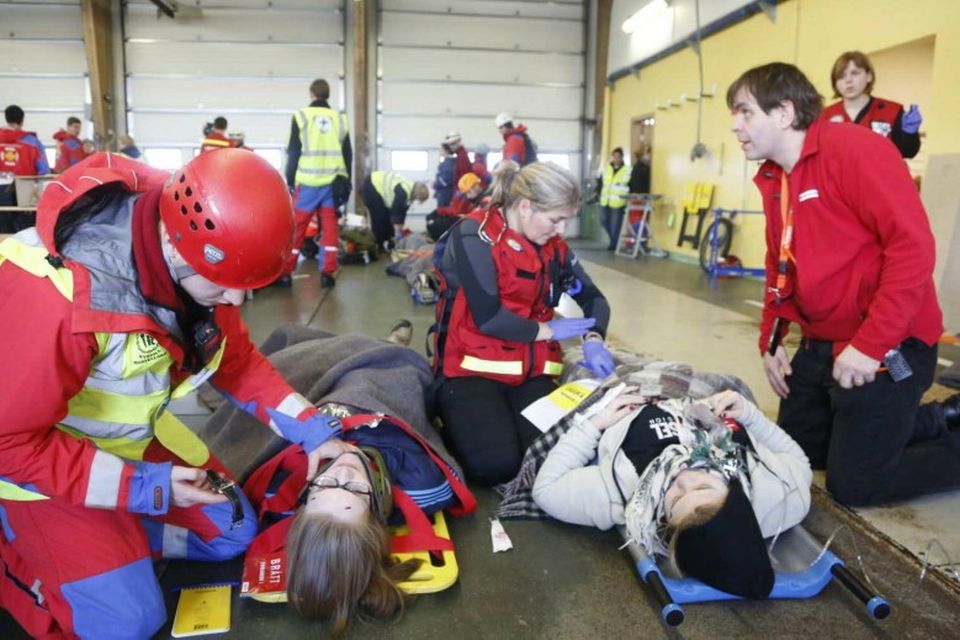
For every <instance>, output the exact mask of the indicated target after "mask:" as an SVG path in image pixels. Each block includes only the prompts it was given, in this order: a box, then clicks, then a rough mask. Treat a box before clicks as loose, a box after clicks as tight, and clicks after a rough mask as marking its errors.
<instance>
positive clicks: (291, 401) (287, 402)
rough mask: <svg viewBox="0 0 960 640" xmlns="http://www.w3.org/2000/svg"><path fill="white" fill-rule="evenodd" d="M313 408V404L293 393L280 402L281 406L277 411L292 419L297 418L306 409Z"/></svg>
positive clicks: (278, 406)
mask: <svg viewBox="0 0 960 640" xmlns="http://www.w3.org/2000/svg"><path fill="white" fill-rule="evenodd" d="M312 406H313V403H312V402H310V401H309V400H307V399H306V398H304V397H303V396H302V395H300V394H299V393H291V394H290V395H288V396H287V397H286V398H284V399H283V400H281V401H280V404H279V405H277V411H279V412H280V413H282V414H284V415H286V416H290V417H291V418H296V417H297V416H298V415H300V414H301V413H303V410H304V409H306V408H307V407H312Z"/></svg>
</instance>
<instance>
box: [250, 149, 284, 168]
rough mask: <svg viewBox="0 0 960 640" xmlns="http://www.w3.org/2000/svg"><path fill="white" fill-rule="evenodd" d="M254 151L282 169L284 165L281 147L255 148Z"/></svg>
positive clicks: (274, 166) (275, 166)
mask: <svg viewBox="0 0 960 640" xmlns="http://www.w3.org/2000/svg"><path fill="white" fill-rule="evenodd" d="M253 152H254V153H255V154H257V155H258V156H260V157H261V158H263V159H264V160H266V161H267V162H269V163H270V164H271V165H272V166H273V168H274V169H276V170H277V171H280V170H281V168H282V166H283V152H282V151H281V150H280V149H254V150H253Z"/></svg>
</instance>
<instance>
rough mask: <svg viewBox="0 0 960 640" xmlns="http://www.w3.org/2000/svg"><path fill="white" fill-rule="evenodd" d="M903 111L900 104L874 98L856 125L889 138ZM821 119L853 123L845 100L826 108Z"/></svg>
mask: <svg viewBox="0 0 960 640" xmlns="http://www.w3.org/2000/svg"><path fill="white" fill-rule="evenodd" d="M901 111H903V105H902V104H900V103H899V102H894V101H893V100H882V99H880V98H872V99H871V100H870V106H869V108H868V109H867V112H866V113H865V114H864V115H863V118H861V119H860V122H856V123H854V124H859V125H861V126H864V127H867V128H868V129H870V130H872V131H873V132H874V133H879V134H880V135H882V136H883V137H884V138H889V137H890V132H891V131H893V125H894V124H896V122H897V115H898V114H899V113H900V112H901ZM820 119H821V120H827V121H828V122H853V121H852V120H851V119H850V116H849V115H847V110H846V109H844V108H843V100H841V101H840V102H836V103H834V104H832V105H830V106H829V107H827V108H825V109H824V110H823V112H822V113H821V114H820Z"/></svg>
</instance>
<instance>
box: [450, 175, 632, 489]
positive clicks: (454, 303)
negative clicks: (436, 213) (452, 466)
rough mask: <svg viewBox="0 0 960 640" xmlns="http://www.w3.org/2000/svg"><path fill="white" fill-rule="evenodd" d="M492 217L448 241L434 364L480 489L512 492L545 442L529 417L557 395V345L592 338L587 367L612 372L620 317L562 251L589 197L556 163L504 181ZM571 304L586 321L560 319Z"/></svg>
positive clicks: (477, 216)
mask: <svg viewBox="0 0 960 640" xmlns="http://www.w3.org/2000/svg"><path fill="white" fill-rule="evenodd" d="M490 201H491V202H490V205H489V206H488V207H485V208H480V209H477V210H475V211H473V212H472V213H470V214H468V215H466V216H464V217H462V218H461V219H460V221H459V222H457V224H456V225H455V226H453V227H452V228H451V230H450V231H449V232H448V233H447V235H446V236H445V237H444V238H443V239H441V241H440V243H438V245H437V249H436V251H437V252H438V255H439V256H440V290H441V297H440V300H439V302H438V304H437V324H436V327H437V330H438V338H437V343H436V347H437V349H436V353H435V358H434V371H435V373H436V376H437V379H436V385H435V386H436V388H437V397H436V401H437V410H438V412H439V414H440V417H441V418H442V419H443V424H444V427H445V428H446V430H447V436H448V437H449V441H450V443H451V445H452V447H453V449H454V455H455V456H457V459H458V460H459V461H460V463H461V464H462V465H463V469H464V472H465V473H466V475H467V478H468V479H469V480H472V481H475V482H481V483H485V484H496V483H499V482H505V481H507V480H509V479H510V478H512V477H513V476H514V475H516V473H517V470H518V469H519V467H520V462H521V460H522V458H523V454H524V451H526V449H527V447H528V446H529V445H530V443H531V442H533V440H534V439H536V437H537V436H539V435H540V431H539V430H538V429H537V428H536V427H535V426H534V425H533V424H532V423H531V422H530V421H529V420H527V419H526V418H525V417H523V416H522V415H521V413H520V412H521V411H522V410H523V409H524V408H526V407H527V406H528V405H529V404H530V403H532V402H533V401H534V400H537V399H539V398H541V397H543V396H545V395H547V394H548V393H550V392H551V391H553V390H554V389H555V388H556V383H555V382H554V378H555V377H556V376H558V375H560V372H561V370H562V368H563V354H562V353H561V350H560V343H559V342H557V341H558V340H568V339H570V338H579V337H581V336H584V340H585V341H586V342H585V343H584V355H585V357H586V361H587V366H588V367H589V368H590V369H591V370H592V371H593V372H594V374H595V375H597V376H598V377H601V378H602V377H606V376H607V375H609V374H610V373H612V372H613V357H612V356H611V355H610V352H609V351H608V350H607V348H606V347H605V346H604V340H603V336H604V335H605V333H606V329H607V322H608V321H609V319H610V306H609V304H608V303H607V300H606V298H604V297H603V294H602V293H601V292H600V290H599V289H598V288H597V287H596V285H594V284H593V282H592V281H591V280H590V278H589V276H587V274H586V272H585V271H584V270H583V266H582V265H581V264H580V263H579V261H578V260H577V258H576V256H575V255H574V254H573V251H572V250H571V249H570V247H569V246H567V244H566V243H565V242H564V241H563V237H562V236H563V230H564V227H565V224H566V221H567V220H568V219H569V218H571V217H573V216H574V215H576V213H577V208H578V205H579V201H580V188H579V185H578V184H577V180H576V179H575V178H574V177H573V175H571V174H570V172H569V171H567V170H565V169H562V168H560V167H558V166H557V165H555V164H552V163H549V162H535V163H533V164H530V165H527V166H525V167H523V168H522V169H521V168H519V166H518V165H517V164H516V163H514V162H505V163H502V164H501V165H500V168H499V169H498V170H497V172H496V174H495V176H494V180H493V185H492V195H491V198H490ZM564 292H566V293H569V294H570V295H571V296H572V297H573V299H574V300H575V301H576V302H577V304H578V305H580V308H581V309H583V312H584V315H585V316H586V317H585V318H554V314H553V310H554V307H556V306H557V305H558V304H559V302H560V296H561V295H562V294H563V293H564Z"/></svg>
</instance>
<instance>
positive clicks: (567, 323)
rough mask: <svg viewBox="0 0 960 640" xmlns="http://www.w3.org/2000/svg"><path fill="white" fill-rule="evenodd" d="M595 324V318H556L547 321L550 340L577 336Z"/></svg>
mask: <svg viewBox="0 0 960 640" xmlns="http://www.w3.org/2000/svg"><path fill="white" fill-rule="evenodd" d="M595 324H597V319H596V318H557V319H555V320H551V321H550V322H548V323H547V326H548V327H550V339H551V340H569V339H570V338H579V337H580V336H582V335H583V334H585V333H586V332H587V331H589V330H590V329H592V328H593V325H595Z"/></svg>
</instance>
